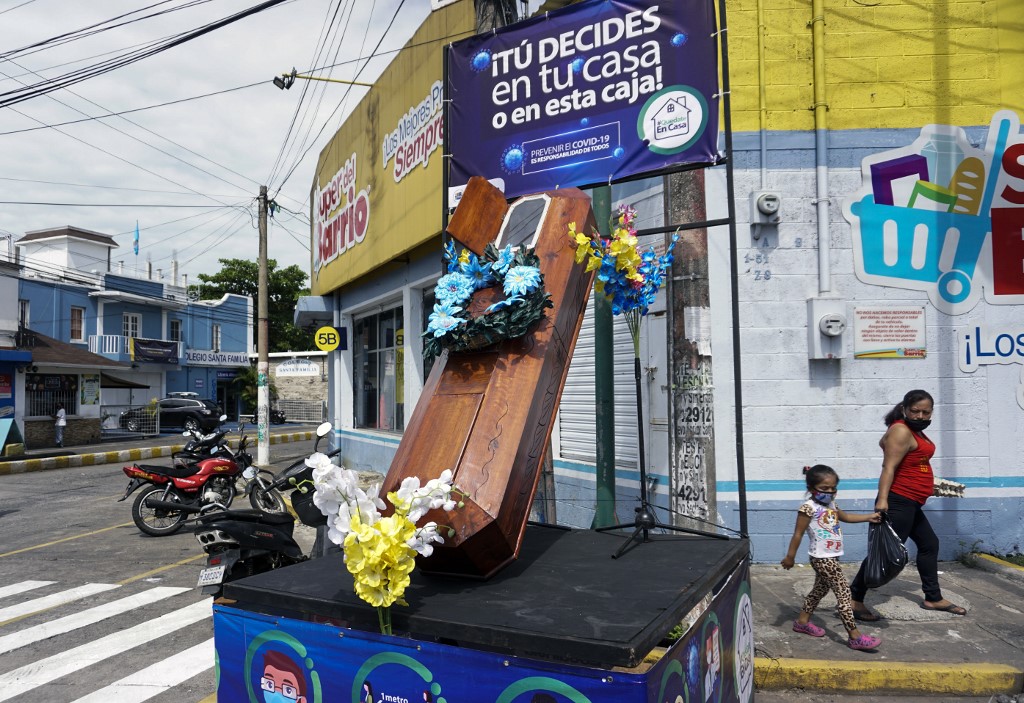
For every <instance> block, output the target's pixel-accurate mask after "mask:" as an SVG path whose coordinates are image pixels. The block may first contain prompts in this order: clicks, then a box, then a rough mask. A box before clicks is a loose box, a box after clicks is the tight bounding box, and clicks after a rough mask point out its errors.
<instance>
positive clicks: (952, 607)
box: [854, 601, 967, 617]
mask: <svg viewBox="0 0 1024 703" xmlns="http://www.w3.org/2000/svg"><path fill="white" fill-rule="evenodd" d="M924 603H931V601H925V602H924ZM924 603H921V610H933V611H935V612H937V613H952V614H953V615H967V610H965V609H964V608H961V607H960V606H959V605H956V604H955V603H950V604H949V605H938V606H929V605H925V604H924ZM854 617H856V613H855V614H854Z"/></svg>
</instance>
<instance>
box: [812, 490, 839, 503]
mask: <svg viewBox="0 0 1024 703" xmlns="http://www.w3.org/2000/svg"><path fill="white" fill-rule="evenodd" d="M835 497H836V494H835V493H823V492H821V491H814V492H812V493H811V498H813V499H814V501H815V502H817V503H821V504H822V505H830V504H831V503H832V501H833V500H835Z"/></svg>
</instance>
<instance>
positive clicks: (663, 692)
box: [213, 547, 754, 703]
mask: <svg viewBox="0 0 1024 703" xmlns="http://www.w3.org/2000/svg"><path fill="white" fill-rule="evenodd" d="M640 549H642V547H640ZM567 588H569V586H567ZM624 597H629V594H624ZM281 605H282V606H283V607H287V601H282V602H281ZM306 617H307V618H311V619H315V618H314V616H312V615H309V614H308V615H307V616H306ZM753 622H754V617H753V606H752V603H751V600H750V563H749V561H747V560H744V561H743V562H741V563H740V564H737V565H736V567H735V568H734V569H733V570H732V572H731V573H730V574H728V575H727V576H726V577H725V578H724V579H723V580H722V582H721V583H719V584H718V585H717V586H716V587H715V589H714V592H713V593H709V594H707V597H706V598H704V599H702V600H701V601H700V603H699V605H698V606H696V607H695V608H694V609H693V611H692V612H690V613H689V614H687V616H686V618H685V619H684V620H683V623H682V624H683V626H684V628H685V630H686V631H685V634H684V635H683V636H682V637H681V638H680V639H679V640H677V641H676V642H675V643H674V644H672V645H671V646H670V647H669V648H668V649H667V650H666V651H665V652H664V654H663V656H662V657H661V659H660V660H658V661H657V662H656V663H655V664H654V665H653V666H651V667H650V668H647V667H638V668H637V669H629V670H624V669H616V670H615V671H614V672H613V671H611V670H605V669H598V668H591V667H585V666H577V665H573V664H568V663H557V662H552V661H541V660H537V659H530V658H526V657H520V656H515V655H512V654H509V653H501V652H485V651H482V650H477V649H473V648H470V647H456V646H451V645H448V644H441V643H438V642H433V641H426V640H418V639H412V638H410V637H405V636H394V637H392V636H387V635H378V634H375V633H371V632H363V631H360V630H352V629H348V628H345V627H342V626H340V625H334V624H329V623H322V622H310V621H309V620H303V619H297V618H291V617H285V616H283V615H266V614H262V613H258V612H254V611H251V610H246V609H245V608H244V607H243V606H241V605H237V606H227V605H214V606H213V629H214V640H215V643H216V650H217V664H218V669H217V671H218V677H217V700H219V701H233V702H238V703H261V702H262V701H281V700H283V699H289V700H296V701H298V703H392V702H397V703H420V702H421V701H426V702H428V703H665V702H666V701H667V702H668V703H751V701H753V699H754V631H753ZM275 695H277V697H274V696H275ZM281 696H283V698H282V697H281ZM300 697H301V699H300Z"/></svg>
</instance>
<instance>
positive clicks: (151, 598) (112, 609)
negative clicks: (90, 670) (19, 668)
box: [0, 586, 192, 654]
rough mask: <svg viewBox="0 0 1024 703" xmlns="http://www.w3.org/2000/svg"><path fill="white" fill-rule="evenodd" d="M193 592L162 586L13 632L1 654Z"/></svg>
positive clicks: (2, 639)
mask: <svg viewBox="0 0 1024 703" xmlns="http://www.w3.org/2000/svg"><path fill="white" fill-rule="evenodd" d="M190 590H192V589H190V588H174V587H171V586H159V587H157V588H151V589H149V590H148V591H143V592H142V593H136V594H135V595H131V596H128V597H126V598H121V599H119V600H115V601H112V602H110V603H104V604H103V605H98V606H96V607H95V608H89V609H88V610H83V611H81V612H79V613H72V614H71V615H67V616H65V617H62V618H58V619H56V620H52V621H50V622H44V623H41V624H39V625H36V626H34V627H29V628H26V629H24V630H21V631H19V632H12V633H11V634H9V635H4V636H3V637H0V654H4V653H6V652H10V651H11V650H14V649H18V648H19V647H24V646H25V645H29V644H32V643H33V642H39V641H40V640H45V639H49V638H50V637H55V636H57V635H62V634H64V633H65V632H71V631H72V630H77V629H78V628H80V627H85V626H86V625H92V624H93V623H97V622H99V621H101V620H105V619H106V618H109V617H112V616H114V615H118V614H120V613H125V612H128V611H129V610H133V609H135V608H141V607H142V606H144V605H149V604H151V603H156V602H157V601H159V600H163V599H164V598H170V597H171V596H176V595H178V594H179V593H185V592H186V591H190Z"/></svg>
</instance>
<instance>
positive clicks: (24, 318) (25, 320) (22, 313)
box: [18, 300, 30, 329]
mask: <svg viewBox="0 0 1024 703" xmlns="http://www.w3.org/2000/svg"><path fill="white" fill-rule="evenodd" d="M28 311H29V304H28V301H27V300H19V301H18V327H21V328H24V329H28V328H29V327H30V325H29V322H30V320H29V315H28Z"/></svg>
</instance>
